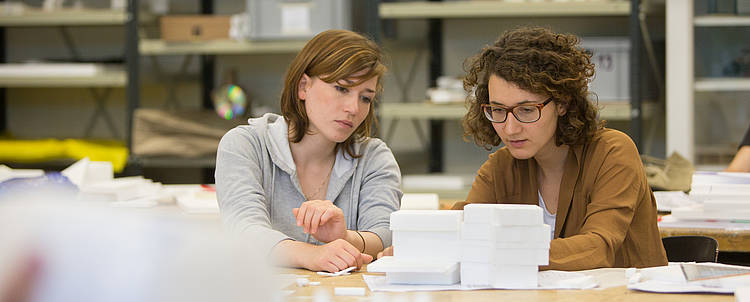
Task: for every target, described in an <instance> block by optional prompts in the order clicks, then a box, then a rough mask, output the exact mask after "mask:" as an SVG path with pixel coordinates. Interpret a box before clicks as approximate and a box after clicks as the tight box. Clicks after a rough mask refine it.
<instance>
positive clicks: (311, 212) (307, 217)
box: [302, 206, 320, 234]
mask: <svg viewBox="0 0 750 302" xmlns="http://www.w3.org/2000/svg"><path fill="white" fill-rule="evenodd" d="M317 211H320V209H317V208H316V207H313V206H310V207H309V208H308V209H307V211H305V220H304V221H303V222H302V223H303V225H304V226H305V233H308V234H310V225H311V224H312V219H313V216H315V212H317Z"/></svg>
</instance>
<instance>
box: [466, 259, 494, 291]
mask: <svg viewBox="0 0 750 302" xmlns="http://www.w3.org/2000/svg"><path fill="white" fill-rule="evenodd" d="M490 268H491V266H490V265H489V264H487V263H481V262H467V261H461V285H464V286H489V285H490Z"/></svg>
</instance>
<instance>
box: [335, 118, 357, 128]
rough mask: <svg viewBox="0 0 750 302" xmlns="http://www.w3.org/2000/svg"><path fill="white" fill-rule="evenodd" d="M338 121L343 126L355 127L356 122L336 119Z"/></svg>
mask: <svg viewBox="0 0 750 302" xmlns="http://www.w3.org/2000/svg"><path fill="white" fill-rule="evenodd" d="M336 123H338V124H339V125H341V126H343V127H347V128H352V127H354V123H352V122H350V121H345V120H336Z"/></svg>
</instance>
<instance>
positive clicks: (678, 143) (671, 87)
mask: <svg viewBox="0 0 750 302" xmlns="http://www.w3.org/2000/svg"><path fill="white" fill-rule="evenodd" d="M666 6H667V13H666V23H667V24H666V39H667V40H666V43H667V45H666V46H667V55H666V57H667V62H666V63H667V72H666V83H667V85H666V87H667V103H666V113H667V116H666V122H667V133H666V139H667V146H666V147H667V154H666V156H669V155H670V154H671V153H672V152H679V153H680V154H682V156H684V157H685V158H687V160H689V161H690V162H695V158H694V157H695V154H694V146H693V144H694V139H693V135H694V129H693V119H694V110H695V108H693V97H694V95H693V92H694V89H693V77H694V76H695V73H694V69H693V68H694V66H693V57H694V50H693V47H694V44H693V38H694V37H693V32H694V28H693V0H667V3H666Z"/></svg>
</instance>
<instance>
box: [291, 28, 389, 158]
mask: <svg viewBox="0 0 750 302" xmlns="http://www.w3.org/2000/svg"><path fill="white" fill-rule="evenodd" d="M362 71H366V72H365V73H363V74H362V75H360V76H357V77H352V75H353V74H355V73H358V72H362ZM385 71H386V67H385V63H384V58H383V54H382V52H381V50H380V47H378V45H377V44H376V43H375V42H373V41H372V40H370V39H368V38H366V37H364V36H362V35H360V34H358V33H355V32H352V31H348V30H327V31H324V32H322V33H319V34H318V35H316V36H315V37H313V38H312V39H311V40H310V41H309V42H307V44H305V47H304V48H302V50H301V51H300V52H299V53H298V54H297V56H296V57H295V58H294V60H292V63H291V64H290V65H289V69H288V70H287V73H286V76H285V79H284V89H283V90H282V92H281V114H282V115H283V116H284V119H286V121H287V123H288V124H289V129H290V132H291V134H290V136H289V141H290V142H293V143H298V142H300V141H301V140H302V138H303V137H304V136H305V134H309V132H308V126H309V120H308V117H307V114H306V112H305V102H304V100H300V99H299V97H298V95H299V94H298V88H299V82H300V80H301V79H302V75H304V74H306V75H308V76H309V77H318V78H320V79H321V80H323V81H324V82H326V83H334V82H339V81H340V80H343V79H354V80H355V81H353V82H352V83H351V84H348V85H342V86H345V87H347V88H350V87H354V86H357V85H358V84H359V83H362V82H364V81H367V80H369V79H371V78H373V77H378V81H377V86H376V87H377V88H376V91H375V92H376V93H375V98H373V102H371V103H370V111H369V112H368V113H367V117H365V120H364V121H363V122H362V124H360V125H359V127H357V129H356V130H354V133H352V135H351V136H349V138H347V139H346V140H345V141H344V142H341V143H339V144H337V145H336V148H344V150H345V151H346V153H347V154H348V155H349V156H351V157H352V158H359V157H360V156H361V155H360V154H355V153H354V150H353V145H354V143H355V142H357V141H360V140H364V139H366V138H368V137H370V135H371V125H373V123H374V122H376V120H375V113H374V110H373V109H374V108H373V107H372V106H373V104H374V101H375V100H377V99H378V97H379V96H380V93H381V92H382V90H383V87H382V75H383V74H384V73H385Z"/></svg>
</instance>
